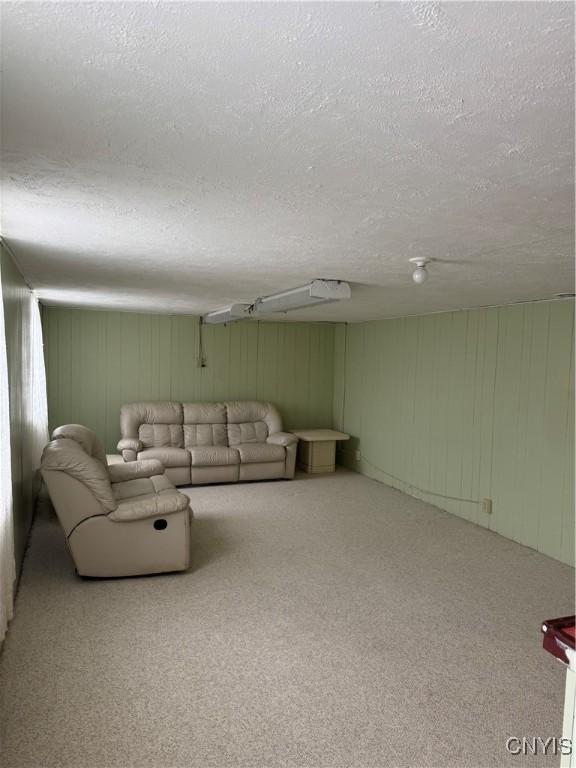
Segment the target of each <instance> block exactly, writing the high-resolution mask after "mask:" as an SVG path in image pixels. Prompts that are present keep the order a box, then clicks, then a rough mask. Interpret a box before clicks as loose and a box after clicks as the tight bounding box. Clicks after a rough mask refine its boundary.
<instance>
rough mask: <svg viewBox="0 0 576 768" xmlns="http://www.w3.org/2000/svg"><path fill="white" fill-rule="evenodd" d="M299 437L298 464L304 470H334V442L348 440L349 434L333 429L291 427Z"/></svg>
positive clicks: (315, 471)
mask: <svg viewBox="0 0 576 768" xmlns="http://www.w3.org/2000/svg"><path fill="white" fill-rule="evenodd" d="M292 434H293V435H296V437H297V438H298V439H299V442H298V466H299V468H300V469H303V470H304V472H311V473H319V472H334V470H335V468H336V442H337V441H338V440H349V439H350V435H347V434H345V433H344V432H337V431H336V430H335V429H293V430H292Z"/></svg>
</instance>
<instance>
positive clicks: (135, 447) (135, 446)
mask: <svg viewBox="0 0 576 768" xmlns="http://www.w3.org/2000/svg"><path fill="white" fill-rule="evenodd" d="M117 447H118V450H119V451H136V452H138V451H141V450H142V448H143V447H144V446H143V445H142V443H141V442H140V440H138V438H137V437H123V438H122V440H120V442H119V443H118V446H117Z"/></svg>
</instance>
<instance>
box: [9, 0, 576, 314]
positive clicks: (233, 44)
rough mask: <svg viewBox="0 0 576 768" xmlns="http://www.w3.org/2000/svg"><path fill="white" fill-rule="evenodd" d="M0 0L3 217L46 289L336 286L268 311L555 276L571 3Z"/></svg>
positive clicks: (387, 309)
mask: <svg viewBox="0 0 576 768" xmlns="http://www.w3.org/2000/svg"><path fill="white" fill-rule="evenodd" d="M2 16H3V32H2V36H3V61H2V67H3V93H2V101H3V103H2V107H3V109H2V116H3V125H2V129H3V148H4V156H3V171H4V187H3V215H2V233H3V235H4V237H5V238H6V240H7V242H8V243H9V245H10V246H11V248H12V250H13V252H14V254H15V256H16V258H17V260H18V263H19V265H20V266H21V268H22V270H23V272H24V273H25V275H26V277H27V278H28V280H29V282H30V283H31V285H32V286H34V287H35V288H37V290H38V292H39V295H40V297H41V298H42V300H43V301H44V302H46V303H52V304H68V305H70V304H82V305H87V306H94V307H109V308H111V307H116V308H123V309H133V310H143V311H163V312H166V311H171V312H183V313H192V314H198V313H202V312H205V311H208V310H212V309H216V308H217V307H220V306H222V305H226V304H227V303H229V302H233V301H240V302H242V301H250V300H253V299H254V298H255V297H257V296H258V295H262V294H265V293H269V292H271V291H275V290H279V289H283V288H288V287H292V286H294V285H298V284H301V283H303V282H305V281H307V280H308V279H312V278H316V277H328V278H337V279H342V280H348V281H350V282H351V283H353V284H354V297H353V299H352V300H351V301H349V302H343V303H341V304H336V305H332V306H325V307H318V308H314V309H311V310H306V311H299V312H297V313H293V314H291V315H290V316H289V317H290V319H292V320H295V319H310V320H367V319H373V318H379V317H388V316H394V315H404V314H411V313H424V312H432V311H437V310H446V309H454V308H458V307H463V306H479V305H484V304H496V303H508V302H513V301H519V300H526V299H536V298H542V297H548V296H550V295H552V294H554V293H556V292H560V291H569V290H572V288H573V277H574V275H573V235H574V232H573V205H574V199H573V172H574V153H573V131H574V111H573V108H574V93H573V33H574V8H573V6H572V5H571V4H569V3H563V2H557V3H540V2H536V3H499V2H494V3H410V2H407V3H323V4H317V3H287V4H283V3H276V4H272V3H252V4H244V3H229V4H224V3H160V4H159V3H65V4H64V3H35V2H31V3H10V2H9V3H4V4H3V6H2ZM413 256H427V257H432V258H436V259H438V260H439V261H438V263H437V264H434V265H433V266H432V268H431V275H432V277H431V279H430V280H429V281H428V283H427V284H426V285H425V286H422V287H416V286H414V285H413V283H412V281H411V277H410V274H411V269H410V267H409V265H408V259H409V258H410V257H413ZM276 319H277V318H276Z"/></svg>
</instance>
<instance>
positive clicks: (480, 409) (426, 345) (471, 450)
mask: <svg viewBox="0 0 576 768" xmlns="http://www.w3.org/2000/svg"><path fill="white" fill-rule="evenodd" d="M573 346H574V303H573V302H571V301H550V302H537V303H532V304H522V305H513V306H508V307H500V308H491V309H485V310H473V311H462V312H447V313H443V314H437V315H429V316H423V317H416V318H401V319H394V320H387V321H376V322H369V323H361V324H355V325H350V326H348V327H347V328H346V327H343V326H342V327H339V328H337V329H336V331H335V334H334V375H335V382H334V405H333V421H334V425H335V426H337V427H338V428H340V429H343V430H344V431H346V432H349V433H350V434H351V436H352V439H351V440H350V442H349V443H346V444H342V446H341V448H340V450H339V457H340V461H342V462H343V463H344V464H346V465H347V466H349V467H350V468H352V469H355V470H357V471H360V472H363V473H365V474H367V475H369V476H370V477H374V478H376V479H379V480H381V481H383V482H386V483H388V484H389V485H392V486H394V487H397V488H399V489H400V490H405V491H407V492H408V493H412V494H413V495H414V496H417V497H419V498H423V499H425V500H427V501H430V502H431V503H433V504H435V505H437V506H440V507H442V508H443V509H446V510H447V511H449V512H452V513H454V514H456V515H459V516H461V517H463V518H465V519H467V520H470V521H471V522H474V523H478V524H480V525H483V526H485V527H488V528H491V529H492V530H494V531H496V532H497V533H500V534H502V535H503V536H507V537H509V538H511V539H513V540H515V541H518V542H520V543H522V544H525V545H527V546H530V547H532V548H534V549H537V550H539V551H540V552H543V553H545V554H548V555H550V556H552V557H555V558H557V559H559V560H563V561H564V562H568V563H574V349H573ZM356 451H360V456H361V458H360V459H359V460H357V459H356ZM447 497H449V498H447ZM483 498H490V499H492V501H493V507H492V509H493V512H492V514H491V515H490V514H487V513H485V512H484V511H483V509H482V506H481V504H480V502H481V500H482V499H483Z"/></svg>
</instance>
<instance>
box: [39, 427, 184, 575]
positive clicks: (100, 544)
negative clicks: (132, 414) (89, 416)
mask: <svg viewBox="0 0 576 768" xmlns="http://www.w3.org/2000/svg"><path fill="white" fill-rule="evenodd" d="M41 472H42V477H43V478H44V481H45V483H46V485H47V487H48V492H49V494H50V498H51V500H52V503H53V505H54V507H55V509H56V514H57V515H58V519H59V520H60V523H61V525H62V527H63V528H64V532H65V534H66V540H67V542H68V547H69V550H70V553H71V555H72V558H73V560H74V563H75V565H76V570H77V572H78V574H79V575H80V576H99V577H110V576H137V575H140V574H147V573H163V572H167V571H183V570H185V569H186V568H188V564H189V556H190V522H191V518H192V511H191V509H190V504H189V499H188V497H187V496H185V495H184V494H183V493H180V491H177V490H176V488H174V486H173V485H172V483H171V482H170V480H169V479H168V478H167V477H166V475H165V473H164V467H163V466H162V464H161V463H160V462H159V461H134V462H130V463H129V464H113V465H111V466H108V464H107V461H106V454H105V453H104V448H103V447H102V444H101V443H100V441H99V440H98V438H97V437H96V435H95V434H94V433H93V432H92V431H91V430H89V429H87V427H83V426H81V425H80V424H67V425H66V426H63V427H58V429H55V430H54V432H53V433H52V441H51V442H50V443H48V445H47V446H46V447H45V448H44V452H43V454H42V462H41Z"/></svg>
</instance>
